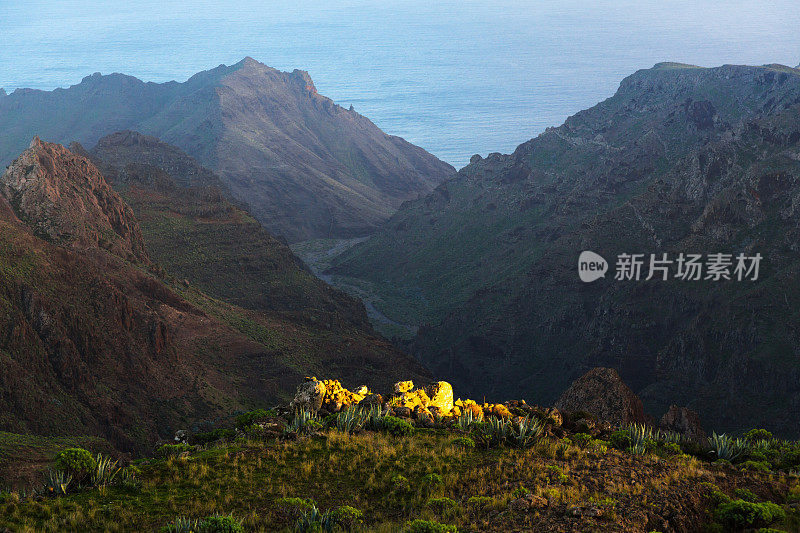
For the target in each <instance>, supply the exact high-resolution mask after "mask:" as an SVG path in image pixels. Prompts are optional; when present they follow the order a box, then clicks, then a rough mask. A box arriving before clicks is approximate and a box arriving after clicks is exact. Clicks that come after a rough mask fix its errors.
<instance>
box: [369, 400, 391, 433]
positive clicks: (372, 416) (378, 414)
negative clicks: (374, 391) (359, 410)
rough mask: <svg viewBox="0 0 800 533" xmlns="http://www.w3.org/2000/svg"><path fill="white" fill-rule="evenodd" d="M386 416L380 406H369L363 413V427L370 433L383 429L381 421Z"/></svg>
mask: <svg viewBox="0 0 800 533" xmlns="http://www.w3.org/2000/svg"><path fill="white" fill-rule="evenodd" d="M384 418H386V414H385V413H384V412H383V407H381V406H380V405H371V406H369V408H368V409H367V410H366V411H365V413H364V427H365V428H366V429H370V430H372V431H378V430H381V429H383V419H384Z"/></svg>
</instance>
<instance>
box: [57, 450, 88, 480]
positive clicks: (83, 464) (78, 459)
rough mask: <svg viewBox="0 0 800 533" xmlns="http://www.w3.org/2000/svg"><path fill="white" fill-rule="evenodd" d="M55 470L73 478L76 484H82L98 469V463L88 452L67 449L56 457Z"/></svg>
mask: <svg viewBox="0 0 800 533" xmlns="http://www.w3.org/2000/svg"><path fill="white" fill-rule="evenodd" d="M55 468H56V470H60V471H62V472H64V473H66V474H67V475H69V476H72V479H73V480H74V481H75V482H76V483H81V482H82V481H84V480H86V479H88V478H89V476H91V475H92V474H93V473H94V471H95V470H96V469H97V461H96V460H95V458H94V456H93V455H92V454H91V452H89V451H88V450H84V449H83V448H67V449H66V450H62V451H60V452H59V453H58V455H56V458H55Z"/></svg>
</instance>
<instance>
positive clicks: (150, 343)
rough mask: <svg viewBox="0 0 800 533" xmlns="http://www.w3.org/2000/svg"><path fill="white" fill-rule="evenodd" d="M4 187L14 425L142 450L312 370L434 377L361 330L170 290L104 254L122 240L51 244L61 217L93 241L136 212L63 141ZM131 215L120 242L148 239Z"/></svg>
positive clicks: (29, 156) (5, 360)
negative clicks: (40, 207)
mask: <svg viewBox="0 0 800 533" xmlns="http://www.w3.org/2000/svg"><path fill="white" fill-rule="evenodd" d="M29 161H33V162H34V164H33V167H32V168H31V166H30V165H28V164H27V163H26V162H29ZM36 161H38V166H37V164H35V162H36ZM78 169H82V171H79V170H78ZM20 175H24V176H25V180H20V179H19V176H20ZM23 181H24V184H25V185H26V187H24V188H22V189H21V192H20V189H19V188H16V184H18V183H20V182H23ZM0 183H2V184H3V186H2V189H1V192H2V194H0V359H2V368H3V372H0V430H4V431H14V432H29V433H34V434H44V435H87V434H89V435H99V436H102V437H105V438H107V439H108V440H109V441H110V442H112V443H113V444H114V445H115V446H116V447H117V448H119V449H122V450H128V451H142V450H144V449H146V448H148V447H149V446H151V445H152V444H153V442H154V441H155V440H156V439H157V438H159V437H161V438H168V437H169V436H170V435H171V433H172V432H173V431H174V430H176V429H178V428H179V427H181V426H183V427H186V426H187V425H190V424H198V423H202V421H204V420H213V419H214V418H215V417H217V416H220V415H222V414H227V413H230V412H232V411H235V410H237V409H242V408H247V407H251V406H254V405H264V404H266V403H268V402H275V401H277V400H279V399H285V398H286V397H287V396H288V395H289V394H291V392H292V390H291V389H293V388H294V384H295V383H296V380H297V379H300V378H301V377H302V376H303V375H304V374H306V373H321V372H332V371H334V370H333V369H335V368H340V369H341V370H340V371H341V372H342V375H346V376H348V378H349V379H352V380H353V384H355V382H358V381H361V380H364V379H365V378H368V377H371V378H374V379H377V380H379V381H382V382H383V383H384V386H389V384H390V383H391V382H392V380H393V379H399V378H400V377H401V376H402V377H404V376H405V375H407V374H408V373H411V374H412V375H416V376H420V377H422V376H421V374H422V372H421V371H420V369H419V367H418V366H417V365H416V364H415V363H414V362H412V361H411V360H409V358H407V357H406V356H404V355H403V354H401V353H399V352H398V351H396V350H394V349H393V348H391V347H390V346H388V345H387V344H386V343H385V342H382V341H380V340H378V339H375V338H373V337H370V336H368V335H365V334H363V333H361V332H360V331H359V330H357V329H355V328H353V329H352V331H348V332H347V333H343V332H341V331H339V332H331V331H328V330H325V329H321V328H318V327H316V328H315V327H310V326H308V325H305V324H303V323H298V322H294V321H289V320H287V319H285V318H282V317H281V316H279V315H268V314H264V313H259V312H255V311H248V310H244V309H241V308H238V307H235V306H232V305H230V304H227V303H224V302H221V301H218V300H214V299H212V298H209V297H208V296H206V295H204V294H203V293H202V292H200V291H198V290H196V289H194V288H192V287H185V286H184V285H182V284H178V283H174V284H169V283H168V282H166V281H165V280H164V279H162V278H159V277H158V276H156V275H154V274H152V273H151V272H150V270H155V271H157V269H156V268H155V266H148V265H147V264H146V263H144V262H143V261H142V262H139V263H138V264H137V263H132V262H129V261H128V259H130V258H131V253H130V250H131V249H129V248H124V247H122V246H121V244H120V246H107V247H103V244H104V242H121V239H120V240H119V241H115V240H113V239H109V240H107V241H102V240H98V242H97V245H96V246H92V243H93V242H94V241H93V240H92V239H88V238H87V239H83V240H81V241H80V245H79V246H75V244H74V241H71V240H68V239H58V238H51V236H50V234H45V235H42V236H41V237H40V236H38V235H37V234H39V233H40V232H39V231H38V230H37V228H41V227H43V224H50V222H49V221H52V220H59V221H60V220H67V221H69V223H70V224H72V225H74V227H80V228H83V229H84V230H85V232H84V233H82V234H81V235H86V236H92V235H95V234H97V233H101V231H100V229H95V228H94V224H100V225H101V226H100V227H101V229H104V228H105V226H103V224H104V222H105V220H106V219H105V218H103V216H102V214H104V213H106V214H107V213H118V212H124V213H130V208H129V207H127V205H125V204H124V202H123V201H122V200H121V199H120V198H119V196H118V195H117V194H116V193H115V192H113V191H111V190H110V188H109V187H108V185H107V184H106V183H105V181H104V180H103V178H102V176H101V175H100V174H99V172H98V171H97V169H96V168H95V167H94V165H93V164H92V163H91V162H90V161H88V160H87V159H85V158H83V157H80V156H77V155H74V154H72V153H70V152H68V151H67V150H65V149H64V148H63V147H59V146H56V145H52V144H47V143H42V142H40V141H34V143H33V144H32V146H31V148H30V149H29V150H27V151H26V152H25V153H24V154H23V155H22V156H20V158H19V159H17V160H16V162H15V163H13V164H12V165H11V167H10V168H9V170H8V171H7V172H6V173H5V174H4V175H3V177H2V178H0ZM39 185H41V186H39ZM45 186H46V187H45ZM41 190H48V191H58V192H60V194H55V193H53V194H50V195H49V196H48V197H47V198H48V199H49V203H48V204H47V205H48V209H47V210H45V211H41V212H36V211H32V210H30V209H27V210H26V209H24V208H23V207H21V206H26V205H31V203H32V202H33V200H36V199H39V198H41V195H40V191H41ZM9 197H11V198H12V199H13V202H12V201H9ZM97 205H100V206H104V207H105V208H104V209H103V210H97V209H94V207H96V206H97ZM109 206H113V207H114V209H109ZM81 214H83V215H86V218H85V219H83V224H81V219H80V216H79V215H81ZM126 220H127V221H128V226H127V230H128V233H120V234H118V235H138V234H139V229H138V225H137V223H136V221H135V219H132V218H130V219H126ZM44 227H49V225H45V226H44ZM57 227H62V226H57ZM69 227H73V226H69ZM55 235H56V237H61V236H62V235H63V234H61V233H56V234H55ZM126 242H127V241H126Z"/></svg>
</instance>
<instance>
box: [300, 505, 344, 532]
mask: <svg viewBox="0 0 800 533" xmlns="http://www.w3.org/2000/svg"><path fill="white" fill-rule="evenodd" d="M335 528H336V521H335V520H334V518H333V516H332V515H331V512H330V511H325V512H324V513H323V512H322V511H320V510H319V509H317V506H316V505H312V506H311V507H310V508H309V509H306V510H305V511H301V512H300V518H298V519H297V522H296V523H295V525H294V530H295V531H298V532H306V531H325V532H329V531H330V532H332V531H333V530H334V529H335Z"/></svg>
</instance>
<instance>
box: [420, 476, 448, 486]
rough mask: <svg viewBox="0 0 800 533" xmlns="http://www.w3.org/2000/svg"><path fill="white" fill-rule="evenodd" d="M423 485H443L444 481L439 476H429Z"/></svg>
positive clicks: (423, 479) (423, 480) (425, 478)
mask: <svg viewBox="0 0 800 533" xmlns="http://www.w3.org/2000/svg"><path fill="white" fill-rule="evenodd" d="M422 483H423V484H425V485H441V484H442V483H444V481H443V480H442V476H440V475H439V474H427V475H426V476H425V477H424V478H422Z"/></svg>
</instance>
